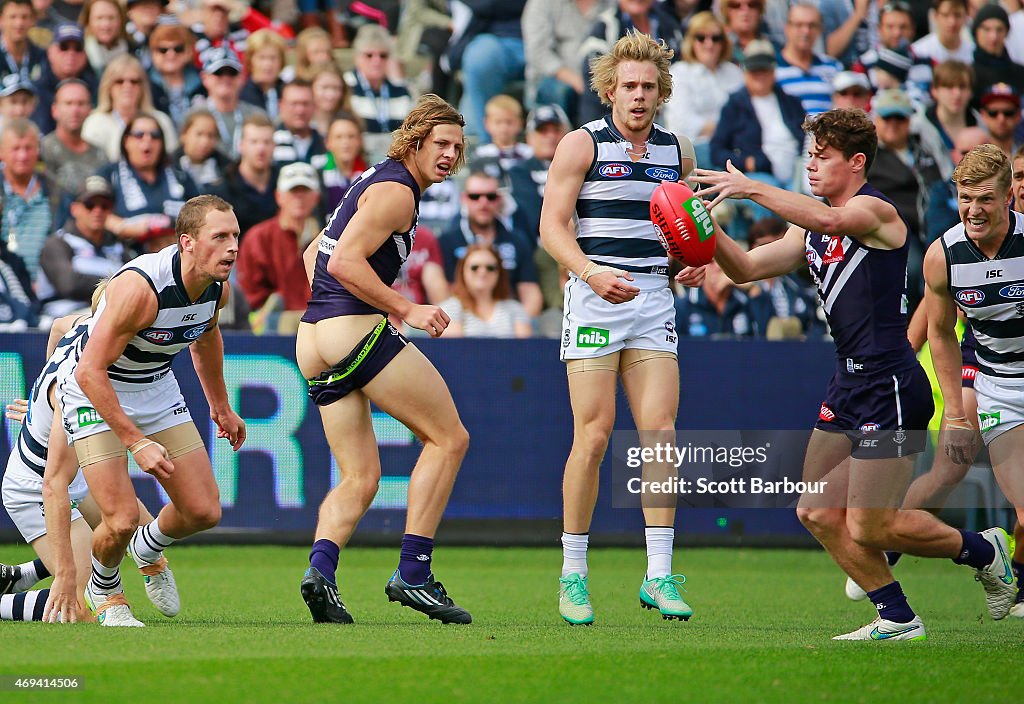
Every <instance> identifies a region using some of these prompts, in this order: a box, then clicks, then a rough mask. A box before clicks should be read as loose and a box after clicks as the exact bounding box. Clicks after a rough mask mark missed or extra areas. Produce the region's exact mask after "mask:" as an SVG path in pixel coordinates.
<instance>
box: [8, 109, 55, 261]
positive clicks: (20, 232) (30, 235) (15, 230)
mask: <svg viewBox="0 0 1024 704" xmlns="http://www.w3.org/2000/svg"><path fill="white" fill-rule="evenodd" d="M0 163H2V169H3V171H2V173H3V183H2V186H3V188H2V189H0V213H2V216H0V240H2V241H3V242H5V243H6V245H7V249H8V250H10V251H11V252H14V253H15V254H17V255H18V256H20V257H21V258H22V259H23V260H24V261H25V266H26V267H27V268H28V272H29V275H30V277H31V278H32V279H33V280H34V279H35V277H36V272H37V270H38V266H39V252H40V251H41V250H42V248H43V242H45V241H46V238H47V237H48V236H49V235H50V234H51V233H52V232H53V230H54V228H55V226H56V221H55V217H56V213H57V206H58V204H59V193H58V192H57V188H56V187H55V186H54V185H53V183H52V182H51V180H50V178H49V176H48V175H47V174H46V173H45V171H43V170H42V169H40V168H39V167H40V164H39V128H38V127H36V126H35V125H34V124H33V123H31V122H29V121H28V120H26V119H25V118H16V119H13V120H8V121H7V123H6V124H5V125H4V127H3V132H0Z"/></svg>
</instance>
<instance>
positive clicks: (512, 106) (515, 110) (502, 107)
mask: <svg viewBox="0 0 1024 704" xmlns="http://www.w3.org/2000/svg"><path fill="white" fill-rule="evenodd" d="M494 110H498V111H500V112H510V113H512V114H513V115H515V116H516V117H517V118H519V119H520V120H522V119H523V106H522V105H520V104H519V101H518V100H516V99H515V98H513V97H512V96H511V95H505V94H504V93H501V94H499V95H496V96H494V97H493V98H491V99H490V100H488V101H487V103H486V104H485V105H484V116H485V117H486V116H488V115H490V114H491V112H492V111H494Z"/></svg>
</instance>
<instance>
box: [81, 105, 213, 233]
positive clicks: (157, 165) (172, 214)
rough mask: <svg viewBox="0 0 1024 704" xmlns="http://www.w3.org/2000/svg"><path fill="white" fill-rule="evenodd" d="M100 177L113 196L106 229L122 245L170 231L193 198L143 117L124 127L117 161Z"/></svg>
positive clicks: (155, 126)
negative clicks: (107, 183)
mask: <svg viewBox="0 0 1024 704" xmlns="http://www.w3.org/2000/svg"><path fill="white" fill-rule="evenodd" d="M100 175H101V176H103V177H104V178H106V179H107V180H108V181H109V182H110V184H111V186H113V189H114V195H115V198H114V212H113V214H112V215H111V216H110V217H109V218H108V219H107V227H109V228H110V229H111V230H112V231H113V232H114V233H115V234H116V235H117V236H118V237H121V238H122V239H131V240H136V241H145V240H147V239H149V238H152V237H158V236H162V235H163V234H165V233H166V232H167V231H168V230H171V231H173V229H174V219H175V218H176V217H178V212H179V211H180V210H181V207H182V206H183V205H184V204H185V201H187V200H188V199H189V198H193V197H195V196H197V195H199V189H198V188H197V187H196V185H195V182H193V181H192V178H191V177H190V176H189V175H188V174H186V173H185V172H184V171H181V170H180V169H177V168H175V167H174V166H173V165H172V164H171V161H170V152H169V151H168V149H167V144H166V137H165V135H164V133H163V130H162V129H161V127H160V123H159V122H157V121H156V119H155V118H153V116H151V115H148V114H146V113H139V114H137V115H136V116H135V117H133V118H132V119H131V120H129V121H128V124H127V125H126V126H125V130H124V132H123V133H122V136H121V157H120V158H119V159H118V160H117V161H116V162H115V163H113V164H110V165H108V166H105V167H104V168H103V169H101V170H100Z"/></svg>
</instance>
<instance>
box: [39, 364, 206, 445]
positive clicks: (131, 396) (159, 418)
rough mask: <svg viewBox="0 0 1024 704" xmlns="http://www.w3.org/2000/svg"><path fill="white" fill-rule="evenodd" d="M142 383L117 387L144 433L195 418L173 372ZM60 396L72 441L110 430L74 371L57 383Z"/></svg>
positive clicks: (123, 406)
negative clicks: (136, 387)
mask: <svg viewBox="0 0 1024 704" xmlns="http://www.w3.org/2000/svg"><path fill="white" fill-rule="evenodd" d="M140 387H141V388H140V389H139V390H138V391H135V390H131V391H123V390H121V389H117V390H116V391H115V393H116V394H117V400H118V402H120V404H121V410H123V411H124V412H125V414H126V415H127V416H128V419H129V420H130V421H131V422H132V423H134V424H135V426H136V427H137V428H138V429H139V430H140V431H142V434H143V435H146V436H149V435H152V434H153V433H159V432H160V431H161V430H167V429H168V428H173V427H174V426H176V425H181V424H182V423H191V422H192V414H191V413H190V412H189V410H188V406H186V405H185V399H184V397H182V395H181V390H180V389H179V388H178V381H177V380H176V379H175V378H174V375H173V374H168V375H167V376H165V377H164V378H163V379H160V380H159V381H157V382H154V383H152V384H145V385H142V384H140ZM57 396H58V398H59V399H60V404H61V407H62V408H63V411H64V430H66V431H67V434H68V439H69V441H70V442H71V443H74V442H75V440H81V439H82V438H87V437H89V436H90V435H97V434H98V433H103V432H106V431H108V430H110V426H109V425H107V423H106V421H104V420H103V419H102V418H100V416H99V414H98V413H97V412H96V410H95V409H94V408H93V407H92V402H91V401H89V399H88V398H86V396H85V394H84V393H83V392H82V389H81V388H79V386H78V382H77V381H75V375H74V372H73V371H72V373H70V374H68V375H67V376H66V377H65V378H62V379H61V381H60V383H59V384H58V385H57Z"/></svg>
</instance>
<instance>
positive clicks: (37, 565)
mask: <svg viewBox="0 0 1024 704" xmlns="http://www.w3.org/2000/svg"><path fill="white" fill-rule="evenodd" d="M18 567H20V568H21V579H19V580H18V581H17V582H15V583H14V585H13V586H12V587H11V591H12V592H23V591H26V590H28V589H31V588H32V587H34V586H35V585H36V582H38V581H39V580H41V579H46V578H47V577H49V576H50V573H49V572H47V571H46V566H45V565H44V564H43V563H42V561H41V560H39V559H35V560H32V561H30V562H23V563H21V564H20V565H18ZM40 570H41V571H42V573H40Z"/></svg>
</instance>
